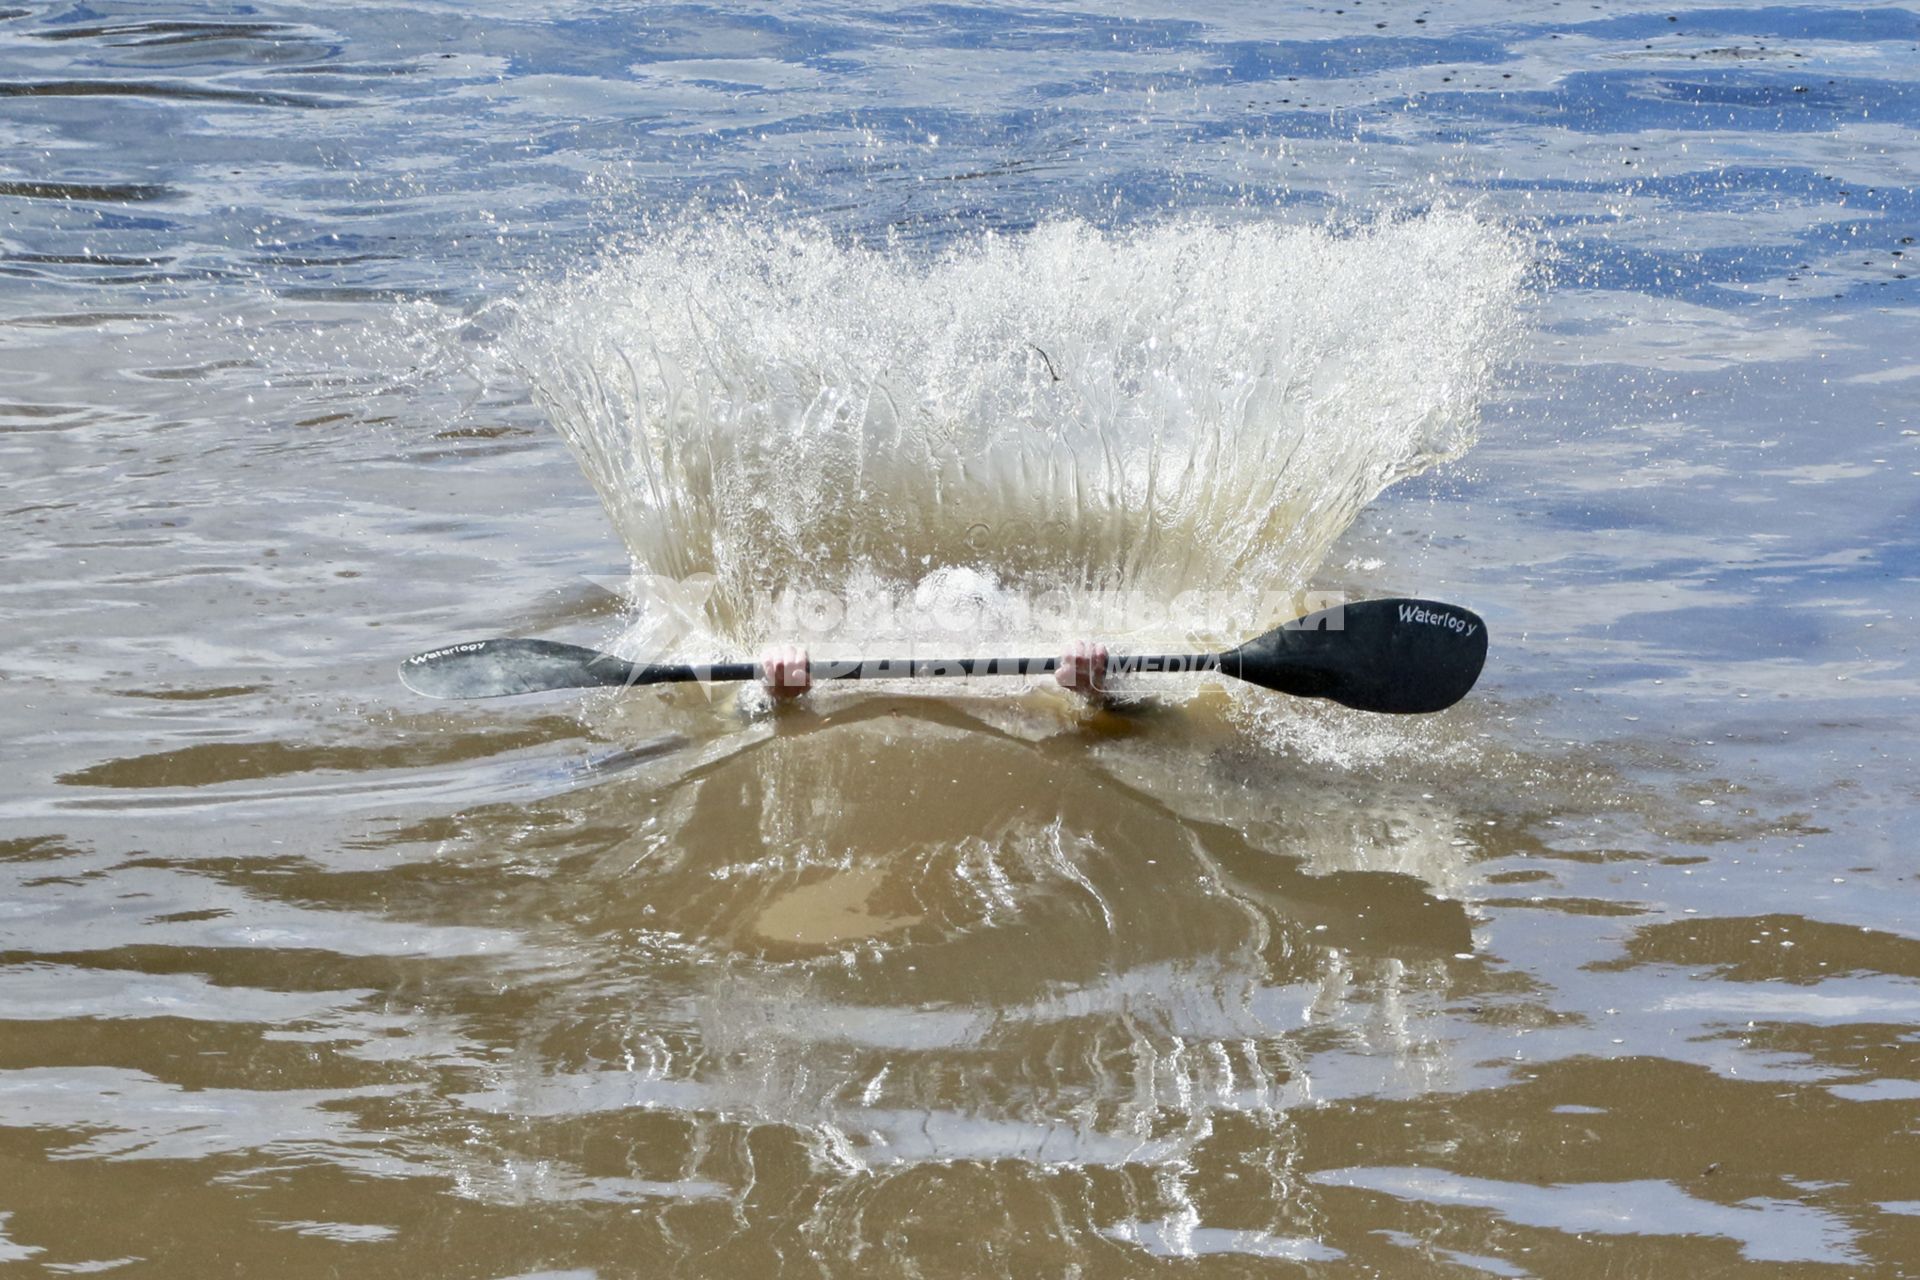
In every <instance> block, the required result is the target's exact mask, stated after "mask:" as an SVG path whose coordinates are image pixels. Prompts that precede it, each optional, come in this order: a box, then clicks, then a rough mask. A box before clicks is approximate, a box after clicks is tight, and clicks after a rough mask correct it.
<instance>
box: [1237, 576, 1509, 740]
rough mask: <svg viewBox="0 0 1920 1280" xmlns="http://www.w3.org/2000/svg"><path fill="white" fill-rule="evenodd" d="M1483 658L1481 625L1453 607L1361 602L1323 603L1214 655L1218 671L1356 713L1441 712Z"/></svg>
mask: <svg viewBox="0 0 1920 1280" xmlns="http://www.w3.org/2000/svg"><path fill="white" fill-rule="evenodd" d="M1486 661H1487V624H1486V623H1484V622H1482V621H1481V620H1480V616H1479V615H1478V614H1476V613H1473V612H1471V611H1470V610H1467V609H1462V608H1460V607H1459V606H1458V605H1451V604H1436V603H1434V602H1433V601H1431V600H1365V601H1362V602H1360V603H1359V604H1349V605H1343V606H1341V607H1339V608H1335V609H1323V610H1321V611H1320V612H1319V613H1316V614H1312V615H1310V616H1308V617H1305V618H1302V619H1300V620H1299V621H1298V622H1289V623H1288V624H1287V625H1286V626H1284V627H1281V628H1279V629H1278V630H1275V631H1269V632H1267V634H1265V635H1263V636H1261V637H1259V638H1258V639H1255V640H1249V641H1247V642H1246V643H1245V644H1243V645H1241V646H1240V647H1239V648H1238V649H1233V650H1230V651H1228V652H1226V653H1223V654H1221V655H1220V670H1222V671H1224V672H1225V673H1226V674H1228V675H1230V676H1239V677H1240V678H1241V679H1242V680H1249V681H1252V682H1253V683H1254V684H1257V685H1264V686H1265V687H1266V688H1269V689H1275V690H1278V691H1279V692H1281V693H1291V694H1293V695H1295V696H1296V697H1302V698H1327V699H1330V700H1331V701H1334V702H1337V703H1339V704H1340V705H1341V706H1343V707H1352V708H1354V709H1355V710H1356V711H1386V712H1392V713H1397V714H1402V715H1410V714H1418V713H1421V712H1426V711H1441V710H1444V709H1446V708H1447V707H1450V706H1452V705H1453V704H1454V703H1456V702H1458V701H1460V699H1462V698H1464V697H1466V696H1467V691H1468V690H1469V689H1471V688H1473V682H1474V681H1475V680H1477V679H1479V678H1480V668H1481V667H1483V666H1485V665H1486Z"/></svg>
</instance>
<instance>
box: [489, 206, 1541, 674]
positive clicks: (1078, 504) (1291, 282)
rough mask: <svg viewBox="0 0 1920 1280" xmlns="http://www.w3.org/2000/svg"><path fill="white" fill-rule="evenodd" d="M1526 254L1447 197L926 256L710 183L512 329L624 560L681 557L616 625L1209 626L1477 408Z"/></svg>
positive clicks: (951, 249) (1235, 616)
mask: <svg viewBox="0 0 1920 1280" xmlns="http://www.w3.org/2000/svg"><path fill="white" fill-rule="evenodd" d="M1525 272H1526V258H1525V255H1524V252H1523V250H1522V248H1521V247H1520V244H1519V242H1518V241H1517V240H1516V239H1515V238H1514V237H1513V236H1511V235H1510V234H1509V233H1507V232H1506V231H1505V230H1503V229H1502V228H1500V227H1498V226H1494V225H1491V224H1489V223H1487V222H1485V221H1483V220H1479V219H1476V218H1474V217H1472V216H1469V215H1467V214H1462V213H1454V212H1442V213H1433V214H1429V215H1426V216H1423V217H1417V218H1408V219H1404V220H1398V221H1389V222H1383V223H1381V224H1379V225H1376V226H1373V227H1370V228H1367V229H1363V230H1355V231H1349V232H1340V231H1334V230H1329V229H1324V228H1318V227H1297V226H1281V225H1276V224H1272V223H1264V222H1249V223H1240V224H1220V223H1216V222H1207V221H1198V220H1187V221H1178V222H1172V223H1168V224H1164V225H1159V226H1153V227H1147V228H1143V229H1136V230H1131V231H1124V232H1113V231H1103V230H1099V229H1096V228H1094V227H1091V226H1089V225H1087V224H1085V223H1082V222H1073V221H1068V222H1056V223H1051V224H1048V225H1044V226H1042V227H1040V228H1038V229H1037V230H1034V231H1032V232H1030V233H1027V234H1022V235H1018V236H997V235H985V236H981V237H978V238H973V239H968V240H963V241H960V242H957V243H953V244H951V245H949V246H948V247H947V248H945V249H944V250H943V251H941V252H938V253H937V254H933V255H928V254H926V253H925V252H919V253H914V252H909V251H908V250H906V249H903V248H895V247H882V248H870V247H859V246H854V245H849V244H847V243H845V242H843V241H841V240H837V239H835V238H834V237H833V236H831V235H829V234H827V233H826V232H824V231H822V230H820V229H817V228H813V227H805V226H803V227H785V228H769V227H766V226H761V225H756V224H753V223H750V222H748V221H746V220H743V219H739V218H709V219H706V220H687V221H684V222H682V223H680V224H678V225H675V226H673V227H670V228H668V229H665V230H658V231H653V232H650V233H647V234H645V235H642V236H638V237H636V238H634V239H632V240H631V241H629V242H627V243H624V244H622V245H621V246H620V247H619V248H618V249H617V250H614V251H612V252H609V253H608V254H606V255H605V256H604V257H603V258H602V260H600V261H599V262H598V263H596V264H595V265H593V266H592V267H591V268H589V269H586V270H583V271H581V272H579V273H576V274H574V275H573V276H571V277H569V278H567V279H565V280H563V281H561V282H559V283H556V284H554V285H552V286H548V287H545V288H542V289H539V290H536V291H535V292H533V293H532V294H531V295H530V296H529V297H528V298H527V299H526V300H525V302H524V304H523V308H522V311H521V313H520V316H519V319H518V323H517V325H516V327H515V329H514V331H513V333H512V334H511V335H510V337H509V339H508V341H507V344H506V350H507V351H508V353H509V358H510V359H512V360H513V361H514V362H515V363H517V364H519V365H520V366H521V367H522V368H523V369H524V371H525V373H526V375H527V377H528V379H529V381H530V383H531V385H532V387H533V388H534V393H535V395H536V396H537V398H538V399H539V400H540V402H541V403H542V405H543V406H544V408H545V409H546V411H547V413H548V414H549V415H550V417H551V419H552V421H553V423H554V425H555V426H556V427H557V428H558V429H559V430H560V431H561V433H562V434H563V435H564V436H565V438H566V440H567V442H568V443H569V445H570V446H571V447H572V448H573V450H574V452H575V453H576V455H577V456H578V458H579V460H580V463H581V466H582V468H583V469H584V470H585V472H586V475H587V477H588V479H589V480H590V481H591V482H592V484H593V485H594V487H595V489H596V490H597V491H598V493H599V495H600V498H601V501H602V502H603V503H604V504H605V506H606V510H607V513H608V515H609V517H610V518H611V519H612V521H613V524H614V527H615V528H616V529H617V530H618V531H619V533H620V536H621V537H622V539H623V540H624V541H625V543H626V545H627V547H628V549H629V551H630V552H631V555H632V560H633V565H634V569H635V571H636V574H637V575H640V577H641V578H642V579H643V580H648V579H662V580H670V581H673V582H676V583H681V584H685V583H688V582H694V583H697V584H698V585H697V587H696V588H695V589H693V590H692V591H691V592H685V591H683V592H682V594H681V596H680V599H681V601H682V602H683V603H685V602H688V601H691V602H692V606H693V608H692V611H693V612H694V613H695V614H696V615H697V617H696V619H695V622H696V625H694V626H691V627H687V626H683V625H680V624H673V625H669V623H668V622H667V620H666V618H665V611H662V610H658V609H656V610H651V611H643V614H642V617H641V619H640V621H639V623H638V624H637V627H636V633H635V635H634V636H633V637H630V640H631V641H632V642H633V643H634V644H635V646H636V647H641V648H652V649H654V650H656V651H659V652H670V651H675V650H681V651H684V652H687V653H696V652H711V651H712V650H713V648H714V647H715V646H716V645H717V646H719V647H721V648H723V649H732V650H740V649H745V648H750V647H752V646H754V645H757V644H759V643H762V642H764V641H767V640H769V639H772V638H776V637H779V636H792V635H794V634H795V633H796V631H797V632H798V633H799V634H800V636H801V638H805V639H807V640H808V641H809V642H810V643H812V644H814V645H815V647H816V650H817V651H819V652H825V653H832V652H835V651H841V650H846V651H858V650H861V649H863V648H864V649H868V650H869V651H870V650H871V647H872V646H873V645H874V644H875V643H877V642H884V641H887V640H894V641H904V642H906V643H909V644H914V643H923V642H924V643H935V642H938V643H942V644H947V645H952V644H955V643H956V642H957V643H959V644H961V645H963V646H969V647H974V648H976V649H977V648H978V647H979V646H983V645H987V644H1000V643H1022V642H1026V643H1040V644H1046V643H1051V642H1055V641H1057V640H1058V639H1059V638H1060V637H1061V636H1062V635H1063V634H1066V633H1068V632H1070V631H1071V630H1078V629H1083V628H1087V627H1095V628H1097V629H1098V630H1099V631H1100V632H1101V633H1102V634H1106V635H1109V636H1113V637H1114V638H1116V639H1125V640H1134V641H1139V640H1144V639H1148V638H1155V639H1173V638H1176V637H1178V638H1181V639H1195V638H1201V637H1205V638H1210V639H1222V640H1224V639H1230V638H1234V637H1235V635H1236V634H1237V633H1241V632H1243V631H1244V630H1245V629H1246V628H1247V627H1248V626H1249V625H1253V624H1257V623H1261V622H1272V621H1278V620H1280V619H1279V618H1277V617H1266V618H1261V617H1258V616H1254V615H1258V614H1259V613H1261V612H1262V611H1263V609H1268V610H1275V611H1280V612H1284V609H1285V607H1286V601H1287V598H1288V597H1290V596H1292V594H1293V593H1296V592H1297V591H1299V589H1300V588H1302V587H1303V586H1304V585H1305V584H1306V582H1307V580H1308V578H1309V576H1310V575H1311V574H1312V573H1313V571H1314V569H1315V567H1316V566H1317V565H1318V563H1319V561H1320V559H1321V557H1322V556H1323V555H1324V553H1325V552H1326V550H1327V548H1328V547H1329V545H1330V544H1331V543H1332V542H1333V540H1334V539H1335V538H1337V537H1338V536H1339V535H1340V533H1341V531H1342V530H1344V529H1345V528H1346V527H1347V525H1348V524H1349V523H1350V522H1351V521H1352V520H1353V518H1354V516H1355V515H1356V513H1358V512H1359V510H1360V509H1361V508H1362V507H1363V506H1364V505H1365V504H1366V503H1367V502H1368V501H1369V500H1370V499H1372V498H1373V497H1374V496H1375V495H1376V494H1378V493H1379V492H1380V491H1381V490H1382V489H1383V488H1384V487H1386V486H1387V485H1389V484H1391V483H1393V482H1394V481H1395V480H1397V479H1400V478H1402V477H1404V476H1407V475H1410V474H1412V473H1415V472H1418V471H1420V470H1422V469H1424V468H1426V467H1429V466H1431V465H1433V464H1434V463H1435V462H1437V461H1439V460H1442V459H1446V458H1449V457H1452V456H1455V455H1457V454H1458V453H1459V452H1461V451H1462V450H1463V449H1465V448H1466V447H1467V446H1468V445H1469V444H1470V443H1471V441H1472V439H1473V434H1474V426H1475V422H1476V419H1477V415H1478V411H1479V409H1480V406H1481V404H1482V403H1483V402H1484V400H1485V399H1486V397H1487V396H1488V395H1489V394H1490V392H1491V391H1492V390H1493V388H1494V385H1495V378H1496V375H1497V370H1498V368H1499V366H1500V363H1501V360H1502V357H1503V354H1504V353H1505V351H1506V350H1507V347H1508V343H1509V341H1510V339H1511V338H1512V336H1513V335H1514V333H1515V331H1516V329H1517V327H1518V319H1517V318H1518V315H1519V311H1520V304H1521V299H1522V294H1523V279H1524V276H1525ZM709 578H710V580H709ZM651 594H654V595H656V596H657V595H658V594H659V593H658V592H653V593H651ZM795 601H798V602H799V605H798V607H797V608H796V607H795ZM1262 602H1265V603H1264V604H1263V603H1262ZM1143 606H1144V607H1143ZM956 633H960V634H958V635H956Z"/></svg>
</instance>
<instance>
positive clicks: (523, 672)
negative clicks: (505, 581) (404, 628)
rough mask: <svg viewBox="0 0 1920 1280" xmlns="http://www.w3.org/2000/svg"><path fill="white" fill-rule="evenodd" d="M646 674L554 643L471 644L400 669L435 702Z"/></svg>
mask: <svg viewBox="0 0 1920 1280" xmlns="http://www.w3.org/2000/svg"><path fill="white" fill-rule="evenodd" d="M640 674H641V673H640V672H638V671H637V670H636V669H635V668H634V666H633V664H632V663H630V662H628V661H626V660H625V659H624V658H616V657H614V656H613V655H612V654H610V653H601V652H600V651H599V650H598V649H583V648H581V647H580V646H579V645H577V644H560V643H558V642H557V641H553V640H470V641H468V642H467V643H465V644H450V645H448V646H446V647H445V648H444V649H434V650H431V651H430V652H427V653H416V654H414V655H413V656H412V657H411V658H408V659H407V660H406V661H405V662H403V663H401V664H400V683H402V684H404V685H406V686H407V688H409V689H411V690H413V691H414V692H415V693H424V694H426V695H427V696H428V697H429V698H504V697H506V696H507V695H509V694H514V693H541V692H544V691H546V690H548V689H592V688H595V687H598V686H601V685H612V684H630V683H633V682H634V681H635V680H636V678H638V677H639V676H640Z"/></svg>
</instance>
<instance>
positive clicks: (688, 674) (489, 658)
mask: <svg viewBox="0 0 1920 1280" xmlns="http://www.w3.org/2000/svg"><path fill="white" fill-rule="evenodd" d="M1486 660H1487V626H1486V623H1484V622H1482V621H1481V620H1480V617H1479V615H1477V614H1475V613H1472V612H1470V611H1469V610H1466V609H1462V608H1459V607H1458V606H1456V605H1450V604H1436V603H1434V602H1432V601H1429V600H1407V599H1392V600H1365V601H1362V602H1360V603H1358V604H1349V605H1342V606H1339V607H1336V608H1332V609H1323V610H1321V611H1320V612H1319V613H1315V614H1310V615H1309V616H1307V617H1305V618H1301V619H1298V620H1297V621H1294V622H1289V623H1287V624H1286V625H1284V626H1280V627H1276V628H1274V629H1273V630H1272V631H1269V632H1267V633H1266V634H1265V635H1263V636H1259V637H1257V638H1255V639H1253V640H1249V641H1247V642H1246V643H1245V644H1243V645H1241V646H1240V647H1239V648H1237V649H1229V650H1227V651H1226V652H1224V653H1177V654H1152V655H1138V654H1136V655H1131V656H1121V655H1115V656H1113V657H1111V658H1109V659H1108V660H1107V670H1108V671H1110V672H1113V673H1115V674H1123V675H1131V674H1135V673H1147V672H1182V671H1219V672H1222V673H1224V674H1226V675H1230V676H1234V677H1237V678H1239V679H1241V680H1246V681H1249V682H1251V683H1253V684H1257V685H1260V686H1262V687H1263V688H1267V689H1273V690H1276V691H1278V692H1280V693H1288V694H1292V695H1294V696H1295V697H1301V698H1326V699H1329V700H1330V701H1333V702H1337V703H1339V704H1340V705H1342V706H1345V707H1353V708H1354V709H1356V710H1359V711H1384V712H1391V713H1397V714H1415V713H1420V712H1427V711H1440V710H1444V709H1445V708H1447V707H1450V706H1452V705H1453V704H1454V703H1456V702H1458V701H1459V700H1460V699H1461V698H1463V697H1465V696H1466V694H1467V691H1468V690H1469V689H1471V688H1473V682H1474V681H1475V680H1477V679H1478V678H1479V676H1480V668H1481V667H1482V666H1483V665H1484V664H1485V663H1486ZM1058 665H1059V659H1057V658H899V659H882V658H867V659H844V660H838V661H826V662H815V663H812V664H810V666H809V668H808V670H809V673H810V674H811V675H812V677H813V678H814V679H815V680H897V679H901V678H903V677H908V676H914V677H920V676H1033V675H1044V674H1046V673H1047V672H1050V671H1052V670H1053V669H1054V668H1055V667H1056V666H1058ZM759 678H760V664H759V663H756V662H716V663H710V664H701V665H696V664H691V663H671V662H669V663H637V662H628V661H627V660H626V659H625V658H620V657H616V656H614V655H613V654H611V653H602V652H600V651H599V650H597V649H587V648H582V647H581V646H579V645H573V644H560V643H558V642H557V641H553V640H472V641H468V642H466V643H464V644H454V645H448V646H446V647H445V648H443V649H434V650H431V651H429V652H427V653H419V654H415V655H414V656H413V657H411V658H408V659H407V660H406V661H405V662H403V663H401V664H400V680H401V682H402V683H403V684H405V685H406V686H407V688H409V689H412V690H413V691H414V692H415V693H422V694H425V695H426V696H427V697H429V698H499V697H505V696H507V695H509V694H516V693H540V692H544V691H546V690H551V689H593V688H601V687H607V686H625V685H640V684H684V683H688V682H691V681H696V680H757V679H759Z"/></svg>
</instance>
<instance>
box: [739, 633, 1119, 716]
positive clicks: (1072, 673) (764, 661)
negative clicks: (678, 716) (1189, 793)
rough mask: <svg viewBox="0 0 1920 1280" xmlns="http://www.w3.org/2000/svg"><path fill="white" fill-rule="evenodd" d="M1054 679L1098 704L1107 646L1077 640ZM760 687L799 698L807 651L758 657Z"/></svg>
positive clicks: (788, 648) (780, 649) (789, 649)
mask: <svg viewBox="0 0 1920 1280" xmlns="http://www.w3.org/2000/svg"><path fill="white" fill-rule="evenodd" d="M1053 678H1054V679H1055V680H1057V681H1058V682H1059V683H1060V687H1061V688H1062V689H1065V690H1066V691H1067V692H1068V693H1072V694H1075V695H1077V696H1079V697H1082V698H1085V699H1086V700H1087V701H1089V702H1098V701H1100V700H1101V699H1103V698H1105V697H1106V696H1107V646H1105V645H1104V644H1101V643H1100V642H1099V641H1097V640H1076V641H1074V642H1073V643H1072V644H1070V645H1068V646H1067V647H1066V648H1065V649H1063V650H1062V651H1061V653H1060V663H1059V665H1058V666H1056V667H1055V668H1054V669H1053ZM760 684H761V687H762V688H764V689H765V690H766V691H767V696H768V697H770V698H772V699H773V700H774V701H775V702H786V701H789V700H791V699H793V698H797V697H799V696H800V695H801V694H803V693H805V692H806V691H807V690H808V689H810V688H812V687H813V673H812V671H811V670H810V669H809V666H808V661H807V651H806V650H805V649H804V648H802V647H801V646H799V645H797V644H787V645H774V646H772V647H771V648H768V649H766V650H764V651H763V652H762V653H761V654H760Z"/></svg>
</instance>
